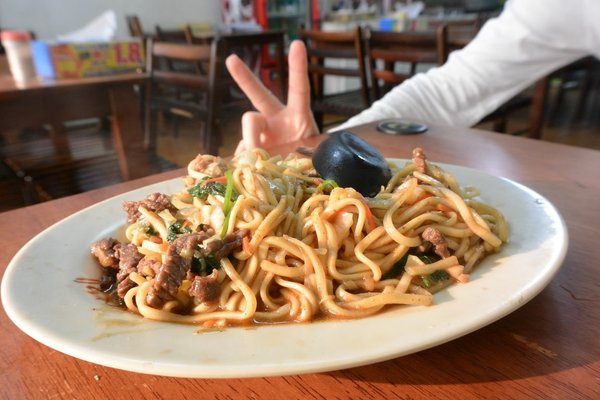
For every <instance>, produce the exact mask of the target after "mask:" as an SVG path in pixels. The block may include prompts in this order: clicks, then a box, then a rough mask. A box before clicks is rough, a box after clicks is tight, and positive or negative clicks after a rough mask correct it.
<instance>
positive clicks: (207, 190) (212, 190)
mask: <svg viewBox="0 0 600 400" xmlns="http://www.w3.org/2000/svg"><path fill="white" fill-rule="evenodd" d="M207 179H209V178H208V177H205V178H204V179H202V181H200V183H197V184H195V185H194V186H192V187H191V188H189V189H188V193H189V194H191V195H192V197H197V198H199V199H200V200H206V198H207V197H208V195H209V194H212V195H213V196H216V195H220V196H225V190H226V188H225V185H223V184H222V183H219V182H209V183H207V184H204V181H205V180H207Z"/></svg>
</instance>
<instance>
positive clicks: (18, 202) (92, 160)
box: [0, 88, 600, 212]
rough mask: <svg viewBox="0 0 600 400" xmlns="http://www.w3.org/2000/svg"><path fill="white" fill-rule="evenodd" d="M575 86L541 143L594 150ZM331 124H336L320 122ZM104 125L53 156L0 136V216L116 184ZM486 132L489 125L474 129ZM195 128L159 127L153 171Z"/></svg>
mask: <svg viewBox="0 0 600 400" xmlns="http://www.w3.org/2000/svg"><path fill="white" fill-rule="evenodd" d="M579 95H580V93H579V91H578V90H577V88H575V89H571V90H569V91H567V92H566V94H565V96H564V98H563V100H562V101H561V103H560V104H559V105H558V106H553V99H554V98H555V94H554V93H553V92H552V91H551V93H550V97H549V99H550V101H549V103H548V104H549V109H550V112H548V113H547V115H546V121H545V124H544V128H543V137H542V140H547V141H553V142H559V143H565V144H569V145H573V146H581V147H587V148H592V149H597V150H600V88H596V89H595V90H594V91H592V92H591V93H589V94H588V97H587V101H586V102H585V107H582V108H578V100H579ZM240 117H241V111H240V115H232V116H230V117H228V118H226V123H225V125H224V126H223V127H222V135H223V139H222V146H221V147H220V149H219V154H220V155H230V154H232V153H233V151H234V150H235V147H236V145H237V143H238V141H239V139H240V137H241V132H240V124H239V121H240ZM527 117H528V112H527V110H523V112H521V113H516V114H515V115H514V116H512V117H511V119H510V120H509V124H508V131H509V132H518V131H522V130H524V129H525V127H526V126H527ZM327 121H328V122H329V123H330V124H331V125H332V126H333V125H335V124H337V123H338V122H340V121H336V120H335V119H333V118H329V119H328V120H327V119H326V122H327ZM107 126H108V124H105V123H102V121H99V120H91V121H82V122H78V123H73V124H70V125H69V126H68V127H67V134H66V140H67V144H68V148H69V151H68V153H67V154H66V155H65V154H58V153H57V146H56V142H55V141H53V137H52V135H51V134H50V132H49V131H48V129H45V128H44V127H40V128H36V129H29V130H26V131H22V132H18V133H17V134H16V136H13V137H9V136H7V135H3V136H0V157H1V158H2V162H1V163H0V212H1V211H7V210H10V209H13V208H17V207H22V206H25V205H28V204H34V203H37V202H41V201H45V200H49V199H53V198H59V197H63V196H67V195H70V194H75V193H79V192H84V191H88V190H92V189H95V188H99V187H102V186H107V185H111V184H115V183H118V182H119V181H120V176H119V170H118V166H117V160H116V155H115V152H114V149H113V146H112V140H111V136H110V132H109V131H108V129H107V128H106V127H107ZM477 128H481V129H491V128H490V125H489V124H482V125H479V126H477ZM199 129H200V124H199V123H197V122H194V121H187V120H183V121H181V122H180V128H179V131H178V133H177V135H174V134H173V133H172V132H171V130H170V129H169V125H168V124H165V125H164V127H163V129H162V130H161V131H160V132H159V134H158V137H157V150H156V154H152V156H151V157H152V162H153V165H154V166H155V168H156V171H157V172H158V171H166V170H170V169H174V168H178V167H182V166H185V165H186V164H187V163H188V162H189V161H190V160H191V159H193V158H194V157H195V156H196V154H198V153H201V152H202V146H201V145H200V139H199V134H198V132H199Z"/></svg>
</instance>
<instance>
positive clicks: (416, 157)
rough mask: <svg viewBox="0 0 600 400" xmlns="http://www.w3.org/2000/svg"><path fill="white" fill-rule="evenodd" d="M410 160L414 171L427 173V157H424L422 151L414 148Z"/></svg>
mask: <svg viewBox="0 0 600 400" xmlns="http://www.w3.org/2000/svg"><path fill="white" fill-rule="evenodd" d="M412 159H413V163H415V169H416V170H417V171H419V172H421V173H423V174H425V173H427V163H426V161H427V157H425V153H424V152H423V149H422V148H420V147H417V148H415V149H414V150H413V151H412Z"/></svg>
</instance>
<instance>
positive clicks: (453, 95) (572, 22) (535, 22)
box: [333, 0, 600, 130]
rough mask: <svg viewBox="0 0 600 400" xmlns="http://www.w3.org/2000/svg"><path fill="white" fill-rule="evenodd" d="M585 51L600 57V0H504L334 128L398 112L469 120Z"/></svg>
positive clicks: (453, 120) (455, 121) (426, 119)
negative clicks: (445, 51) (442, 52)
mask: <svg viewBox="0 0 600 400" xmlns="http://www.w3.org/2000/svg"><path fill="white" fill-rule="evenodd" d="M588 55H595V56H596V57H598V58H600V0H509V1H508V2H507V3H506V5H505V8H504V11H503V12H502V13H501V14H500V16H498V18H494V19H491V20H489V21H488V22H487V23H486V24H485V25H484V26H483V27H482V28H481V30H480V32H479V34H478V35H477V36H476V37H475V38H474V39H473V40H472V41H471V42H470V43H469V44H468V45H467V46H466V47H465V48H464V49H462V50H459V51H455V52H453V53H452V54H451V55H450V57H449V59H448V61H447V62H446V63H445V64H444V65H442V66H440V67H436V68H432V69H430V70H429V71H427V72H426V73H422V74H417V75H416V76H414V77H413V78H411V79H409V80H407V81H405V82H403V83H402V84H400V85H398V86H397V87H395V88H394V89H393V90H391V91H390V92H389V93H388V94H387V95H385V96H384V97H383V98H382V99H381V100H379V101H376V102H375V103H374V104H373V105H372V106H371V107H370V108H369V109H367V110H364V111H363V112H361V113H360V114H358V115H356V116H354V117H352V118H350V119H349V120H348V121H346V122H345V123H344V124H342V125H340V126H338V127H336V128H335V129H333V130H338V129H343V128H348V127H350V126H355V125H359V124H364V123H367V122H371V121H375V120H379V119H385V118H402V117H404V118H412V119H415V120H420V121H424V122H434V123H441V124H447V125H456V126H466V127H468V126H472V125H474V124H476V123H477V122H479V121H480V120H481V119H482V118H483V117H484V116H486V115H487V114H489V113H490V112H492V111H494V110H495V109H496V108H498V107H499V106H500V105H502V104H503V103H504V102H506V101H507V100H508V99H510V98H511V97H513V96H514V95H515V94H517V93H519V92H520V91H522V90H523V89H525V88H526V87H528V86H529V85H531V84H532V83H533V82H535V81H536V80H537V79H539V78H541V77H543V76H545V75H547V74H548V73H550V72H552V71H554V70H557V69H559V68H560V67H562V66H564V65H567V64H569V63H571V62H573V61H575V60H577V59H579V58H582V57H584V56H588Z"/></svg>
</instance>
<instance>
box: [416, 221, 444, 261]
mask: <svg viewBox="0 0 600 400" xmlns="http://www.w3.org/2000/svg"><path fill="white" fill-rule="evenodd" d="M421 238H423V242H424V243H423V245H422V246H424V247H423V248H420V249H419V250H421V251H423V252H426V251H428V250H429V248H431V247H432V246H433V251H434V252H435V254H437V255H438V256H440V257H442V258H446V257H450V251H449V250H448V243H447V242H446V238H445V237H444V235H443V234H442V232H440V231H439V230H438V229H436V228H432V227H427V228H425V230H424V231H423V233H422V234H421Z"/></svg>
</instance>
